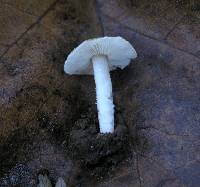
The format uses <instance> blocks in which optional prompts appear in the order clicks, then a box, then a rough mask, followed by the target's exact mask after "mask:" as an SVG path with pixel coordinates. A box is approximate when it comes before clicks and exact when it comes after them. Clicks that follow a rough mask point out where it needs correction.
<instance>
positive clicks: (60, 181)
mask: <svg viewBox="0 0 200 187" xmlns="http://www.w3.org/2000/svg"><path fill="white" fill-rule="evenodd" d="M55 187H66V183H65V181H64V180H63V178H61V177H59V178H58V181H57V182H56V186H55Z"/></svg>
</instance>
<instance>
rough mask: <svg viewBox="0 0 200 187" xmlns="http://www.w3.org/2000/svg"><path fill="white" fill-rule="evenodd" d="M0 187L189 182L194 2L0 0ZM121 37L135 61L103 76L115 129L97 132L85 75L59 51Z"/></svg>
mask: <svg viewBox="0 0 200 187" xmlns="http://www.w3.org/2000/svg"><path fill="white" fill-rule="evenodd" d="M0 28H1V30H0V163H1V164H0V186H2V187H10V186H20V187H23V186H26V187H33V186H36V184H37V182H38V181H37V176H38V174H39V173H45V174H47V175H48V176H49V178H50V180H51V181H52V183H53V184H55V182H56V181H57V179H58V177H63V179H64V180H65V181H66V183H67V185H68V186H98V187H108V186H109V187H112V186H113V187H114V186H115V187H116V186H120V187H121V186H125V187H129V186H131V187H146V186H148V187H161V186H162V187H164V186H166V187H167V186H171V187H186V186H187V187H198V186H199V184H200V160H199V159H200V94H199V93H200V84H199V81H200V33H199V30H200V2H199V1H197V0H196V1H195V0H191V1H186V0H182V1H181V0H180V1H171V0H162V1H155V0H150V1H148V0H141V1H139V0H135V1H134V0H124V1H122V0H96V1H95V0H86V1H81V0H55V1H54V0H43V1H39V0H35V1H26V0H0ZM118 35H120V36H122V37H124V38H125V39H127V40H128V41H130V43H131V44H132V45H133V46H134V47H135V49H136V51H137V53H138V58H137V59H136V60H133V61H132V63H131V64H130V65H129V66H128V67H127V68H125V69H124V70H116V71H114V72H112V74H111V76H112V82H113V94H114V103H115V119H116V121H115V124H116V131H115V133H114V134H113V135H105V136H102V135H100V134H99V133H98V131H99V129H98V120H97V116H96V105H95V84H94V80H93V77H92V76H69V75H66V74H64V71H63V65H64V61H65V59H66V57H67V55H68V54H69V52H70V51H71V50H72V49H73V48H75V47H76V46H77V45H78V44H79V43H81V42H82V41H84V40H85V39H88V38H94V37H100V36H118Z"/></svg>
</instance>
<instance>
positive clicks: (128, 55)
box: [64, 36, 137, 74]
mask: <svg viewBox="0 0 200 187" xmlns="http://www.w3.org/2000/svg"><path fill="white" fill-rule="evenodd" d="M99 55H102V56H105V57H106V58H107V61H108V65H109V69H110V70H114V69H116V68H121V69H124V68H125V67H126V66H127V65H128V64H129V63H130V60H131V59H134V58H136V57H137V53H136V51H135V49H134V48H133V47H132V45H131V44H130V43H129V42H128V41H126V40H125V39H123V38H122V37H120V36H117V37H102V38H94V39H90V40H86V41H84V42H82V43H81V44H80V45H79V46H78V47H77V48H75V49H74V50H73V51H72V52H71V53H70V54H69V56H68V57H67V60H66V61H65V65H64V71H65V73H67V74H93V66H92V57H94V56H99Z"/></svg>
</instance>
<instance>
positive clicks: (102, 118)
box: [92, 56, 114, 133]
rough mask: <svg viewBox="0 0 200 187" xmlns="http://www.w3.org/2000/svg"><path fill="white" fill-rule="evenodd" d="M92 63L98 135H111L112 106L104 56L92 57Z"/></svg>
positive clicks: (110, 84)
mask: <svg viewBox="0 0 200 187" xmlns="http://www.w3.org/2000/svg"><path fill="white" fill-rule="evenodd" d="M92 62H93V70H94V79H95V84H96V97H97V109H98V119H99V127H100V133H112V132H113V131H114V105H113V96H112V82H111V78H110V73H109V66H108V62H107V58H106V57H105V56H94V57H93V58H92Z"/></svg>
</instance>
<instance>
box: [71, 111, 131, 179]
mask: <svg viewBox="0 0 200 187" xmlns="http://www.w3.org/2000/svg"><path fill="white" fill-rule="evenodd" d="M116 124H117V125H116V127H115V132H114V133H113V134H110V133H109V134H100V133H99V129H98V120H97V116H96V115H95V114H94V113H93V112H92V111H89V113H88V115H82V116H81V118H80V119H79V120H77V121H76V123H75V125H74V127H73V129H72V131H71V133H70V136H69V147H68V151H69V154H70V156H71V158H72V159H74V160H76V161H78V162H79V163H80V167H81V168H83V170H84V172H88V173H87V174H88V175H89V176H93V177H96V178H97V179H98V178H99V179H100V178H102V177H105V175H108V173H109V171H111V170H113V168H114V167H115V166H117V164H118V163H119V162H120V161H122V160H124V159H125V158H126V157H127V156H128V154H129V153H130V151H129V150H130V143H129V136H128V130H127V127H126V126H125V124H121V123H120V121H119V120H117V123H116Z"/></svg>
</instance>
